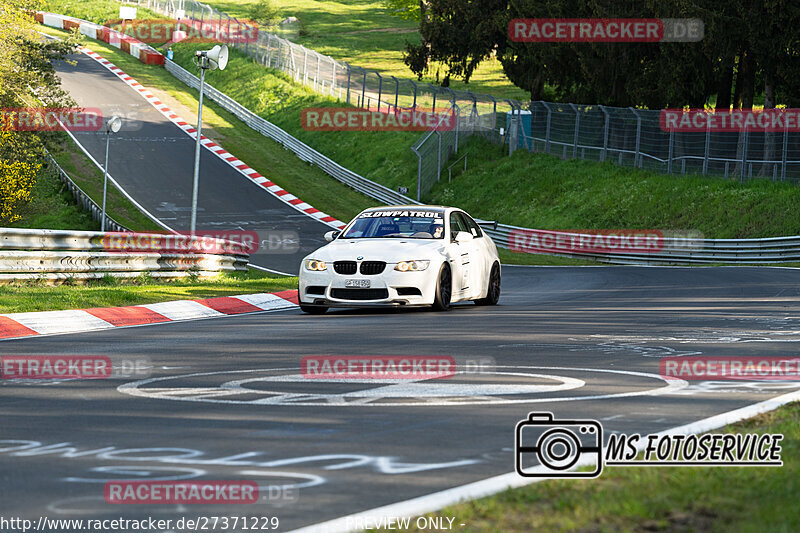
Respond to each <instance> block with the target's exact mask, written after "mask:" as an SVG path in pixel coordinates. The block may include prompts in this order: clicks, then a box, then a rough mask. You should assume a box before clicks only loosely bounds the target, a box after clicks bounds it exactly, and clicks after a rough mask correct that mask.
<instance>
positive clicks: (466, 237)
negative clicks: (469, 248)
mask: <svg viewBox="0 0 800 533" xmlns="http://www.w3.org/2000/svg"><path fill="white" fill-rule="evenodd" d="M472 239H474V237H473V236H472V233H469V232H468V231H459V232H458V233H456V242H469V241H471V240H472Z"/></svg>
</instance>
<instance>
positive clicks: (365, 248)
mask: <svg viewBox="0 0 800 533" xmlns="http://www.w3.org/2000/svg"><path fill="white" fill-rule="evenodd" d="M443 253H444V240H443V239H435V240H429V239H399V238H377V239H337V240H335V241H333V242H332V243H330V244H327V245H325V246H323V247H322V248H320V249H318V250H317V251H315V252H314V253H312V254H311V255H309V256H308V257H310V258H312V257H313V258H314V259H319V260H320V261H355V260H356V259H357V258H359V257H363V258H364V260H366V261H385V262H387V263H397V262H398V261H408V260H412V259H432V258H433V257H435V256H439V255H442V254H443Z"/></svg>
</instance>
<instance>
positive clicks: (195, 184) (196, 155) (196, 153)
mask: <svg viewBox="0 0 800 533" xmlns="http://www.w3.org/2000/svg"><path fill="white" fill-rule="evenodd" d="M201 61H203V62H205V61H206V58H205V57H203V58H201ZM205 77H206V69H205V68H201V69H200V104H199V105H198V107H197V140H196V142H195V145H194V181H193V182H192V223H191V226H190V231H191V233H192V235H194V232H195V229H196V225H197V189H198V181H199V179H198V178H199V176H200V132H201V130H202V128H203V83H204V82H205Z"/></svg>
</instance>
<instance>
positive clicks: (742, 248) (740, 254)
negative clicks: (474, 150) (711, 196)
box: [479, 221, 800, 265]
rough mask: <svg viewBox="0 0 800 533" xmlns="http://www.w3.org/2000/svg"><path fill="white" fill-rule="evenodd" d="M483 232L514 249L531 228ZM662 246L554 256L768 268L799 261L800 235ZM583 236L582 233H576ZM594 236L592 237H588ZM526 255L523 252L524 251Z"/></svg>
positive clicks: (676, 241)
mask: <svg viewBox="0 0 800 533" xmlns="http://www.w3.org/2000/svg"><path fill="white" fill-rule="evenodd" d="M479 223H480V224H481V226H482V227H483V229H484V231H486V233H487V234H489V235H490V236H491V237H492V239H493V240H494V241H495V243H496V244H497V245H498V246H500V247H502V248H512V246H511V243H510V240H511V239H512V238H513V235H514V233H516V232H523V233H524V232H530V231H531V230H530V229H529V228H522V227H519V226H510V225H507V224H497V225H496V226H495V224H494V223H493V222H487V221H479ZM665 233H666V235H665V236H664V240H663V247H661V248H660V249H658V250H657V251H653V252H650V253H621V252H620V253H611V252H608V253H588V252H576V253H554V254H550V255H556V256H560V257H571V258H574V259H588V260H592V261H598V262H601V263H610V264H617V265H684V264H689V265H691V264H718V263H735V264H750V265H769V264H776V263H787V262H794V261H800V236H791V237H767V238H762V239H704V238H691V237H690V238H684V237H675V236H670V235H669V233H668V232H665ZM577 235H583V234H577ZM589 237H592V236H589ZM522 253H524V252H522Z"/></svg>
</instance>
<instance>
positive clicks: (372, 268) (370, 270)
mask: <svg viewBox="0 0 800 533" xmlns="http://www.w3.org/2000/svg"><path fill="white" fill-rule="evenodd" d="M384 268H386V263H384V262H383V261H364V262H363V263H361V273H362V274H364V275H365V276H374V275H376V274H380V273H381V272H383V269H384Z"/></svg>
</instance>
